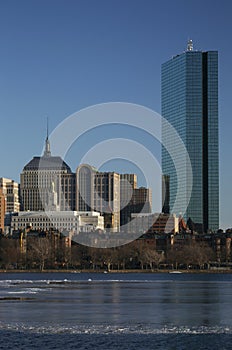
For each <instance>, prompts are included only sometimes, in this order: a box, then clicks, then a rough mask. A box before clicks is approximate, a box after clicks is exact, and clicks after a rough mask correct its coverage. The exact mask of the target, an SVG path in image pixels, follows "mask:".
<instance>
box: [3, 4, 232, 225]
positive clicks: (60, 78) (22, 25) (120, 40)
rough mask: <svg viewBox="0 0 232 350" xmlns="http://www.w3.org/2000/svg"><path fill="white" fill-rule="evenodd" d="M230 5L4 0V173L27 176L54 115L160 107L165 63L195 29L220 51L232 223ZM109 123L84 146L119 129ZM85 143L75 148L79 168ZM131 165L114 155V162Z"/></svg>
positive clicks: (227, 215) (224, 201)
mask: <svg viewBox="0 0 232 350" xmlns="http://www.w3.org/2000/svg"><path fill="white" fill-rule="evenodd" d="M231 13H232V2H231V1H230V0H221V1H216V0H188V1H186V0H75V1H74V0H37V1H35V0H20V1H17V0H0V121H1V127H0V135H1V136H0V140H1V143H0V145H1V147H0V152H1V153H0V154H1V158H0V159H1V163H0V164H1V168H0V177H1V176H3V177H9V178H13V179H14V180H16V181H19V174H20V172H21V171H22V169H23V166H24V165H25V164H26V163H27V162H28V161H29V160H30V159H31V158H32V157H33V156H34V155H39V154H41V151H42V147H43V144H44V139H45V136H46V117H47V116H48V117H49V124H50V131H52V130H53V129H54V128H55V127H56V126H57V125H58V124H59V123H61V122H62V120H64V119H65V118H66V117H67V116H69V115H70V114H72V113H74V112H76V111H78V110H80V109H82V108H84V107H88V106H91V105H94V104H97V103H102V102H110V101H124V102H132V103H137V104H141V105H144V106H147V107H149V108H152V109H153V110H155V111H157V112H160V104H161V102H160V69H161V64H162V63H163V62H165V61H166V60H168V59H169V58H171V57H172V56H173V55H175V54H178V53H181V52H183V51H184V50H185V49H186V43H187V40H188V38H191V39H193V42H194V47H195V49H198V50H204V51H206V50H218V51H219V104H220V106H219V107H220V117H219V120H220V211H221V213H220V222H221V224H220V226H221V227H223V228H226V227H231V226H232V211H231V207H232V206H231V198H232V185H231V173H232V162H231V146H232V140H231V130H232V118H231V110H232V94H231V92H232V89H231V82H232V69H231V56H232V46H231V35H232V21H231ZM105 131H106V132H105V133H102V134H101V136H99V135H100V134H99V135H97V133H95V135H94V134H93V135H90V136H91V137H90V138H89V139H88V138H87V139H86V140H87V141H85V142H84V143H83V149H84V150H85V147H86V144H87V143H88V142H89V143H91V142H93V140H95V141H94V142H96V140H99V139H104V137H103V134H107V135H108V136H109V135H110V136H112V135H113V133H115V134H116V135H117V130H115V129H114V131H111V132H110V131H109V130H105ZM123 133H126V131H125V130H122V129H120V130H118V137H120V136H123ZM137 137H140V135H139V134H138V135H137ZM141 137H142V136H141ZM94 138H95V139H94ZM90 140H91V141H90ZM146 142H149V141H148V140H145V139H144V140H143V143H146ZM150 146H151V143H150ZM154 147H156V146H154ZM83 149H82V153H83ZM78 152H79V153H80V147H79V151H78V150H77V151H76V152H71V153H70V155H67V159H66V160H67V162H68V163H69V165H70V166H71V168H72V170H73V171H75V169H76V167H77V165H78V159H79V158H80V154H79V153H78ZM157 158H159V156H158V155H157ZM111 166H113V165H111ZM127 166H128V165H126V164H123V163H120V162H118V163H117V162H115V164H114V167H115V169H112V170H116V171H121V172H123V170H124V171H127V170H130V168H129V167H127ZM131 169H132V168H131ZM141 181H142V180H141Z"/></svg>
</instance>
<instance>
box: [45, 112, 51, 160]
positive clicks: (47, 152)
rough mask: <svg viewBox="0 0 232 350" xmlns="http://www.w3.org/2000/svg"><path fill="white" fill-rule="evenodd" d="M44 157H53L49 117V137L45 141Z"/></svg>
mask: <svg viewBox="0 0 232 350" xmlns="http://www.w3.org/2000/svg"><path fill="white" fill-rule="evenodd" d="M44 157H51V147H50V142H49V138H48V118H47V137H46V141H45V149H44Z"/></svg>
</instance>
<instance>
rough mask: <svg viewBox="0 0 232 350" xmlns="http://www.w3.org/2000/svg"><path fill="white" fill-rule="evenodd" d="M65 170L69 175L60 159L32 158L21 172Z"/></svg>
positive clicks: (68, 170) (69, 171) (68, 168)
mask: <svg viewBox="0 0 232 350" xmlns="http://www.w3.org/2000/svg"><path fill="white" fill-rule="evenodd" d="M38 169H41V170H66V171H67V172H68V173H71V172H72V171H71V169H70V167H69V166H68V165H67V164H66V163H65V162H64V161H63V160H62V158H61V157H52V156H51V157H34V158H33V159H32V160H31V161H30V162H29V163H28V164H26V165H25V167H24V168H23V170H38Z"/></svg>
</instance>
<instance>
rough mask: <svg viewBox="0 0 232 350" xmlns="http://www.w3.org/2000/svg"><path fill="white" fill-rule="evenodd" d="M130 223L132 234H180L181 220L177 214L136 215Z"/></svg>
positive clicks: (132, 215)
mask: <svg viewBox="0 0 232 350" xmlns="http://www.w3.org/2000/svg"><path fill="white" fill-rule="evenodd" d="M131 219H132V220H131V222H130V223H129V229H130V232H138V233H141V234H143V233H147V232H148V233H173V234H175V233H178V232H179V220H178V218H177V217H176V215H175V214H164V213H154V214H149V213H138V214H136V213H134V214H131Z"/></svg>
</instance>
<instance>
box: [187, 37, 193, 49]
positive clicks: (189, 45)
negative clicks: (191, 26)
mask: <svg viewBox="0 0 232 350" xmlns="http://www.w3.org/2000/svg"><path fill="white" fill-rule="evenodd" d="M187 51H193V41H192V39H189V40H188V45H187Z"/></svg>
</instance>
